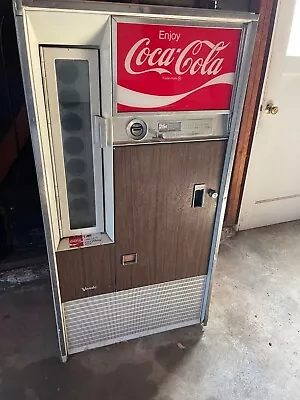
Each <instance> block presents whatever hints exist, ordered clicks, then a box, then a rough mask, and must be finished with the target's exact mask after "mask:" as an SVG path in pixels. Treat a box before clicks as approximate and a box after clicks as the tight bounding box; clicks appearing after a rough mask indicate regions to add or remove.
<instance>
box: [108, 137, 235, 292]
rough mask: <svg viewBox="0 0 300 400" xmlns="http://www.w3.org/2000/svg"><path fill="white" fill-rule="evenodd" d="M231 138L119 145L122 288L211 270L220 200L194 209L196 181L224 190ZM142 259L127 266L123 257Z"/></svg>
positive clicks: (118, 247)
mask: <svg viewBox="0 0 300 400" xmlns="http://www.w3.org/2000/svg"><path fill="white" fill-rule="evenodd" d="M226 144H227V142H226V141H225V140H224V141H207V142H189V143H174V144H163V143H162V144H155V145H139V146H127V147H116V148H115V150H114V173H115V176H114V180H115V181H114V183H115V229H116V232H115V235H116V236H115V240H116V290H124V289H128V288H133V287H138V286H145V285H150V284H154V283H160V282H166V281H171V280H175V279H182V278H187V277H191V276H197V275H203V274H206V273H207V265H208V257H209V251H210V245H211V239H212V232H213V224H214V218H215V211H216V200H214V199H212V198H211V197H209V196H208V195H207V194H206V195H205V203H204V207H203V208H193V207H192V200H193V190H194V185H196V184H205V185H206V188H207V189H215V190H216V191H219V185H220V180H221V173H222V167H223V163H224V156H225V150H226ZM135 253H136V254H137V263H135V264H134V263H132V264H128V265H122V262H121V260H122V256H124V255H130V254H135Z"/></svg>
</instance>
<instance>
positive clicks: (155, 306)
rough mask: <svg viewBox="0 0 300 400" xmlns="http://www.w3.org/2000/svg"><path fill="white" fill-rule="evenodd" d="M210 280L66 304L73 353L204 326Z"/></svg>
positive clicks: (161, 285) (162, 285) (202, 278)
mask: <svg viewBox="0 0 300 400" xmlns="http://www.w3.org/2000/svg"><path fill="white" fill-rule="evenodd" d="M205 278H206V276H197V277H192V278H187V279H182V280H177V281H172V282H165V283H159V284H157V285H150V286H144V287H140V288H135V289H129V290H124V291H121V292H114V293H109V294H104V295H99V296H93V297H89V298H86V299H80V300H73V301H68V302H66V303H64V305H63V306H64V313H65V322H66V330H67V341H68V350H69V353H70V354H72V353H78V352H80V351H84V350H88V349H92V348H95V347H100V346H105V345H108V344H112V343H116V342H121V341H124V340H129V339H134V338H137V337H140V336H145V335H150V334H153V333H158V332H163V331H167V330H170V329H175V328H179V327H182V326H187V325H193V324H197V323H199V322H200V311H201V304H202V300H203V293H204V287H205Z"/></svg>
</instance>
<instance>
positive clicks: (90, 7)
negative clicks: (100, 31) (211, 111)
mask: <svg viewBox="0 0 300 400" xmlns="http://www.w3.org/2000/svg"><path fill="white" fill-rule="evenodd" d="M22 5H23V7H29V8H51V9H66V10H85V11H95V12H101V13H105V14H113V15H119V16H122V15H132V16H136V15H139V14H142V15H145V16H149V17H151V16H153V17H156V18H166V15H167V16H168V18H180V19H186V18H188V19H189V20H190V19H193V20H197V19H202V20H205V19H206V20H211V19H213V20H215V21H220V22H222V21H224V20H226V21H228V22H234V23H247V22H251V21H258V15H257V14H254V13H250V12H242V11H238V12H235V11H222V10H206V9H199V8H187V7H172V6H156V5H144V4H123V3H110V2H96V1H95V2H92V1H66V0H56V1H52V0H23V1H22Z"/></svg>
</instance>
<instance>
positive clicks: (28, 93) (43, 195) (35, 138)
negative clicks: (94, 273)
mask: <svg viewBox="0 0 300 400" xmlns="http://www.w3.org/2000/svg"><path fill="white" fill-rule="evenodd" d="M15 24H16V31H17V41H18V47H19V54H20V62H21V69H22V76H23V85H24V89H25V99H26V106H27V113H28V120H29V126H30V134H31V139H32V147H33V153H34V159H35V167H36V173H37V180H38V186H39V193H40V201H41V209H42V214H43V223H44V231H45V239H46V245H47V253H48V261H49V271H50V279H51V286H52V295H53V305H54V312H55V320H56V327H57V336H58V342H59V350H60V356H61V359H62V361H66V360H67V354H68V352H67V342H66V336H65V323H64V315H63V310H62V303H61V298H60V289H59V280H58V272H57V265H56V259H55V251H54V247H53V240H52V231H51V225H50V215H49V211H48V207H47V191H46V188H47V183H46V177H45V173H44V167H43V152H42V149H41V146H40V142H39V135H38V127H37V125H38V122H37V120H36V116H35V109H34V99H33V92H32V83H31V78H30V72H29V63H28V58H27V52H26V39H25V27H24V21H23V17H22V16H19V15H18V14H15Z"/></svg>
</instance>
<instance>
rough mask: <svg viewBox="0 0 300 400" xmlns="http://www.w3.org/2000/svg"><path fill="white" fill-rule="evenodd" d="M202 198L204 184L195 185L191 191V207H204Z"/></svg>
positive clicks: (203, 196)
mask: <svg viewBox="0 0 300 400" xmlns="http://www.w3.org/2000/svg"><path fill="white" fill-rule="evenodd" d="M204 199H205V184H201V185H195V186H194V192H193V201H192V207H193V208H198V207H204Z"/></svg>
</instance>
